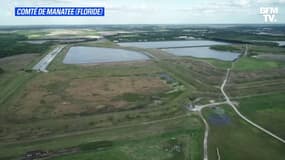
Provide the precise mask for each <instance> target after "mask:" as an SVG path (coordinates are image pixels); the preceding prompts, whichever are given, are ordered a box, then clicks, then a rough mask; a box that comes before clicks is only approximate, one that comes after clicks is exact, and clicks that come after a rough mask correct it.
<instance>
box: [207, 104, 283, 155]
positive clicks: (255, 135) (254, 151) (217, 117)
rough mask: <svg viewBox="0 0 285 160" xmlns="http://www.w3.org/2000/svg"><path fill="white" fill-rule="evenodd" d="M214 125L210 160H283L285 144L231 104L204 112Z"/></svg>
mask: <svg viewBox="0 0 285 160" xmlns="http://www.w3.org/2000/svg"><path fill="white" fill-rule="evenodd" d="M203 113H204V114H205V115H206V117H207V120H208V121H209V124H210V135H209V160H215V159H217V153H216V150H217V148H218V149H219V153H220V156H221V159H230V160H241V159H251V160H268V159H275V160H282V159H284V156H285V154H284V149H285V146H284V144H282V143H280V142H279V141H276V140H275V139H273V138H271V137H269V136H267V135H265V134H264V133H262V132H260V131H259V130H257V129H255V128H253V127H252V126H250V125H249V124H247V123H246V122H244V121H243V120H242V119H240V118H239V117H238V116H237V115H236V114H235V113H234V112H233V110H232V109H231V108H230V107H229V106H222V107H219V108H218V109H206V110H205V111H203Z"/></svg>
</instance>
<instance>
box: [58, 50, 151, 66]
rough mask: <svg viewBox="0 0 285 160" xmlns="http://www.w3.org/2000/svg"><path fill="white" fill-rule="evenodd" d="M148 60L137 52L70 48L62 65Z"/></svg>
mask: <svg viewBox="0 0 285 160" xmlns="http://www.w3.org/2000/svg"><path fill="white" fill-rule="evenodd" d="M148 59H149V58H148V57H147V56H146V55H144V54H142V53H139V52H134V51H128V50H123V49H112V48H98V47H71V48H70V49H69V51H68V53H67V54H66V56H65V58H64V60H63V63H64V64H97V63H106V62H124V61H140V60H148Z"/></svg>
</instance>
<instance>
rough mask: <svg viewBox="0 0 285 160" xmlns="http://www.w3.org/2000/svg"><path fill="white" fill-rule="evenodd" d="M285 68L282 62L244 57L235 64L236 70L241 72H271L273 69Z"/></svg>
mask: <svg viewBox="0 0 285 160" xmlns="http://www.w3.org/2000/svg"><path fill="white" fill-rule="evenodd" d="M283 66H284V63H281V62H276V61H269V60H260V59H255V58H246V57H243V58H241V59H240V60H239V61H238V62H237V63H235V65H234V70H239V71H254V70H269V69H273V68H280V67H283Z"/></svg>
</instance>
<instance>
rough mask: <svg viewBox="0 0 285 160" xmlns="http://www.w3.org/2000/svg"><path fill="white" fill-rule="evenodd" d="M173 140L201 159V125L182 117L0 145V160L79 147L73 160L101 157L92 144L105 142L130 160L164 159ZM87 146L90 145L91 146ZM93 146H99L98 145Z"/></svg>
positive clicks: (196, 121)
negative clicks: (38, 151)
mask: <svg viewBox="0 0 285 160" xmlns="http://www.w3.org/2000/svg"><path fill="white" fill-rule="evenodd" d="M173 137H175V138H177V139H179V142H183V143H184V145H185V147H186V146H187V147H188V148H185V154H187V156H193V157H194V158H195V159H200V158H201V150H200V148H201V144H202V143H201V140H202V127H201V122H200V121H199V119H198V117H196V116H192V117H181V118H179V119H176V120H168V121H161V122H157V123H150V124H139V123H137V125H130V126H129V127H128V126H126V127H122V128H112V129H98V130H95V131H94V132H91V133H82V134H78V135H70V136H68V135H67V136H64V137H59V138H51V139H47V140H39V141H34V142H26V143H16V144H8V145H5V144H1V143H0V158H1V157H13V156H15V157H18V156H20V155H23V154H24V153H25V152H27V151H32V150H38V149H40V150H54V151H56V150H58V149H63V148H68V147H74V146H79V147H80V148H84V149H83V150H82V152H80V153H79V154H78V156H77V155H70V156H71V157H73V156H75V158H73V159H80V158H82V156H83V157H85V156H87V157H88V155H90V154H93V153H94V154H95V155H97V154H99V155H100V153H101V152H98V153H96V152H94V151H95V150H96V151H98V150H97V148H93V147H94V145H93V144H94V143H92V142H96V141H106V140H107V141H112V144H113V145H112V146H111V147H110V146H109V147H107V148H105V149H104V150H106V151H108V152H109V153H110V152H112V153H113V149H115V150H117V148H118V149H119V150H120V151H121V152H124V153H125V154H126V155H128V157H132V158H131V159H134V158H133V157H141V158H140V159H146V157H148V158H151V157H152V156H154V157H161V156H164V154H167V153H166V152H164V150H163V146H164V144H165V142H166V141H168V140H170V139H171V138H173ZM188 143H189V144H188ZM85 144H87V145H85ZM90 144H92V145H91V147H90ZM100 145H102V144H100ZM104 145H105V144H104ZM96 146H97V147H98V145H97V144H96ZM86 148H87V149H86ZM93 149H94V150H93ZM109 150H111V151H109ZM117 151H118V150H117ZM186 151H187V152H186ZM88 152H89V153H88ZM90 152H93V153H90ZM86 153H87V154H86ZM112 153H110V154H112ZM183 153H184V151H183ZM114 154H115V153H114ZM102 156H107V157H108V154H107V155H106V154H104V155H102ZM67 157H69V156H67ZM63 158H65V157H63ZM60 159H61V158H60Z"/></svg>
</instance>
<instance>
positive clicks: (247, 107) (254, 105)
mask: <svg viewBox="0 0 285 160" xmlns="http://www.w3.org/2000/svg"><path fill="white" fill-rule="evenodd" d="M239 102H240V111H241V112H242V113H244V114H245V115H246V116H248V117H249V118H250V119H251V120H253V121H254V122H256V123H258V124H260V125H262V126H264V127H265V128H267V129H268V130H270V131H272V132H273V133H276V134H277V135H279V136H281V137H282V138H285V118H284V114H285V107H284V104H285V94H284V93H277V94H272V95H267V96H258V97H251V98H244V99H241V100H239Z"/></svg>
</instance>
